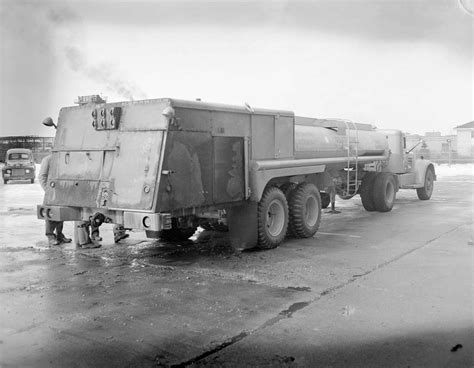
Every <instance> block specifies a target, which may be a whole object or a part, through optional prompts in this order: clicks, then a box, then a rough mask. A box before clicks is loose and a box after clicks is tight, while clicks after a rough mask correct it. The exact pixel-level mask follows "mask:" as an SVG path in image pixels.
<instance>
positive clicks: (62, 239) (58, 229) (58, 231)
mask: <svg viewBox="0 0 474 368" xmlns="http://www.w3.org/2000/svg"><path fill="white" fill-rule="evenodd" d="M63 226H64V222H63V221H57V225H56V239H57V240H58V241H59V242H61V243H70V242H72V239H70V238H66V236H65V235H64V233H63Z"/></svg>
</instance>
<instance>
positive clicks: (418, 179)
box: [413, 159, 436, 188]
mask: <svg viewBox="0 0 474 368" xmlns="http://www.w3.org/2000/svg"><path fill="white" fill-rule="evenodd" d="M429 168H432V169H433V172H434V173H435V176H434V180H436V171H435V168H434V165H433V163H432V162H431V161H430V160H425V159H416V160H415V163H414V165H413V172H414V173H415V185H414V188H421V187H423V186H424V185H425V176H426V170H428V169H429Z"/></svg>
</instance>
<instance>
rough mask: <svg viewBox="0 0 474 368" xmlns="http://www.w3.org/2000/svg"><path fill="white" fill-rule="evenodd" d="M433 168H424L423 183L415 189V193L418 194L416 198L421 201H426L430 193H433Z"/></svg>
mask: <svg viewBox="0 0 474 368" xmlns="http://www.w3.org/2000/svg"><path fill="white" fill-rule="evenodd" d="M434 177H435V174H434V170H433V168H431V167H430V168H428V169H427V170H426V174H425V183H424V185H423V187H421V188H418V189H417V190H416V194H417V195H418V198H419V199H421V200H422V201H426V200H428V199H430V198H431V195H432V194H433V187H434Z"/></svg>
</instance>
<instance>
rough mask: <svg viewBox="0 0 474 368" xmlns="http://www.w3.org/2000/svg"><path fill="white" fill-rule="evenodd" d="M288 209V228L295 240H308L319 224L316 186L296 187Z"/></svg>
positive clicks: (319, 212) (319, 204) (319, 211)
mask: <svg viewBox="0 0 474 368" xmlns="http://www.w3.org/2000/svg"><path fill="white" fill-rule="evenodd" d="M289 209H290V225H289V226H290V227H291V232H292V233H293V234H294V235H295V236H296V237H297V238H310V237H312V236H313V235H314V234H315V233H316V232H317V231H318V229H319V224H320V223H321V197H320V195H319V190H318V188H317V187H316V185H314V184H309V183H303V184H300V185H298V187H297V188H296V189H295V190H294V191H293V194H292V196H291V198H290V203H289Z"/></svg>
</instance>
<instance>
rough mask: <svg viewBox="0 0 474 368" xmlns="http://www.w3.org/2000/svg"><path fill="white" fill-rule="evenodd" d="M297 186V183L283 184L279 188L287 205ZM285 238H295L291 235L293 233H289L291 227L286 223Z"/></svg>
mask: <svg viewBox="0 0 474 368" xmlns="http://www.w3.org/2000/svg"><path fill="white" fill-rule="evenodd" d="M297 186H298V184H297V183H285V184H283V185H282V186H281V187H280V189H281V190H282V191H283V194H284V195H285V198H286V201H287V202H288V203H290V197H291V195H292V194H293V191H294V190H295V189H296V187H297ZM288 221H289V220H288ZM286 236H287V237H288V238H292V237H294V236H295V234H293V232H292V231H291V226H290V224H289V222H288V228H287V230H286Z"/></svg>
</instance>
